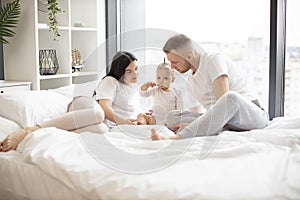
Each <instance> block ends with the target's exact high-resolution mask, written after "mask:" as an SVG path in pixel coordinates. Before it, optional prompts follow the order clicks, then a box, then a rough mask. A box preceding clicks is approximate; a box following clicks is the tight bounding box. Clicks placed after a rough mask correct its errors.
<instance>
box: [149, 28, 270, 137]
mask: <svg viewBox="0 0 300 200" xmlns="http://www.w3.org/2000/svg"><path fill="white" fill-rule="evenodd" d="M163 51H164V52H165V53H166V55H167V58H168V60H169V61H170V62H171V67H172V68H173V69H176V70H177V71H178V72H180V73H186V72H187V71H189V70H191V71H192V74H191V75H190V77H189V78H188V79H187V86H188V88H189V92H190V93H191V94H193V95H195V97H196V99H197V101H198V102H199V103H201V104H202V105H203V107H204V108H205V109H206V110H207V111H206V112H205V113H204V114H202V115H200V114H197V113H191V112H188V111H171V112H170V113H169V115H168V119H167V126H168V127H169V128H171V129H173V130H176V131H175V133H176V135H175V136H174V137H171V138H164V137H162V136H160V135H159V134H157V133H156V130H154V129H153V130H152V135H151V138H152V139H153V140H159V139H182V138H190V137H197V136H209V135H215V134H217V133H218V132H219V131H220V130H222V128H223V127H224V126H225V125H226V127H227V128H230V129H231V130H236V131H244V130H251V129H260V128H264V127H266V125H267V124H268V119H269V118H268V115H267V113H266V112H265V111H264V109H262V108H261V107H260V105H259V103H258V100H257V99H256V98H255V97H254V96H252V95H251V94H250V93H249V91H248V89H247V86H246V81H245V79H244V77H243V75H242V73H241V72H240V71H239V70H238V68H236V67H235V66H234V65H233V63H232V62H231V61H230V60H229V59H228V58H227V57H225V56H224V55H222V54H220V53H217V52H213V53H207V52H204V51H203V50H202V49H200V48H199V47H198V46H197V45H195V44H194V43H193V42H192V40H191V39H190V38H188V37H187V36H185V35H183V34H179V35H175V36H173V37H171V38H169V40H168V41H167V42H166V44H165V46H164V47H163Z"/></svg>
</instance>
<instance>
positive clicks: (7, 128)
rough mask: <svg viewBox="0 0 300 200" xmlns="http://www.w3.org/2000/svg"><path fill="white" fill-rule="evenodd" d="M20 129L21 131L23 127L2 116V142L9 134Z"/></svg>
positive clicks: (0, 135) (0, 136) (0, 118)
mask: <svg viewBox="0 0 300 200" xmlns="http://www.w3.org/2000/svg"><path fill="white" fill-rule="evenodd" d="M18 129H21V127H20V126H19V125H18V124H17V123H16V122H14V121H11V120H8V119H5V118H3V117H1V116H0V141H2V140H4V139H5V138H6V136H7V135H8V134H10V133H12V132H14V131H16V130H18Z"/></svg>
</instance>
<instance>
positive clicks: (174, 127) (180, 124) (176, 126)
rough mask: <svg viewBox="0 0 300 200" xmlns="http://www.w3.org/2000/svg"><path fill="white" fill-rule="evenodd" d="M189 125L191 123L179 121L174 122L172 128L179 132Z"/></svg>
mask: <svg viewBox="0 0 300 200" xmlns="http://www.w3.org/2000/svg"><path fill="white" fill-rule="evenodd" d="M188 125H189V123H178V124H174V125H173V126H172V127H171V128H172V129H175V130H176V131H174V133H175V134H177V133H179V132H180V131H181V130H182V129H184V128H185V127H187V126H188Z"/></svg>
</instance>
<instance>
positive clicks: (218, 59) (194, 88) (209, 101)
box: [187, 52, 255, 109]
mask: <svg viewBox="0 0 300 200" xmlns="http://www.w3.org/2000/svg"><path fill="white" fill-rule="evenodd" d="M221 75H227V76H228V82H229V90H230V91H236V92H238V93H240V94H241V95H243V96H245V97H246V98H248V99H249V100H254V99H255V97H253V96H252V95H251V94H250V93H249V91H248V90H247V82H246V80H245V78H244V75H243V73H242V70H239V69H238V68H237V67H236V66H234V64H233V63H232V62H231V61H230V60H229V59H228V58H227V57H226V56H225V55H222V54H221V53H218V52H213V53H204V54H203V55H201V57H200V63H199V66H198V69H197V71H196V73H195V74H192V75H190V76H189V77H188V80H187V87H188V88H189V91H190V92H191V93H192V94H194V95H195V96H196V98H197V100H198V101H199V103H201V104H202V105H203V107H204V108H206V109H208V108H209V107H210V106H211V105H213V104H215V103H216V101H217V99H216V96H215V93H214V89H213V81H214V80H215V79H216V78H218V77H219V76H221Z"/></svg>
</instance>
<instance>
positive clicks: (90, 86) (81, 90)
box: [49, 80, 98, 99]
mask: <svg viewBox="0 0 300 200" xmlns="http://www.w3.org/2000/svg"><path fill="white" fill-rule="evenodd" d="M97 84H98V80H95V81H89V82H86V83H79V84H71V85H68V86H63V87H59V88H55V89H49V91H54V92H57V93H59V94H62V95H64V96H66V97H68V98H70V99H73V97H77V96H87V97H92V96H93V94H94V90H95V88H96V87H97Z"/></svg>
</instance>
